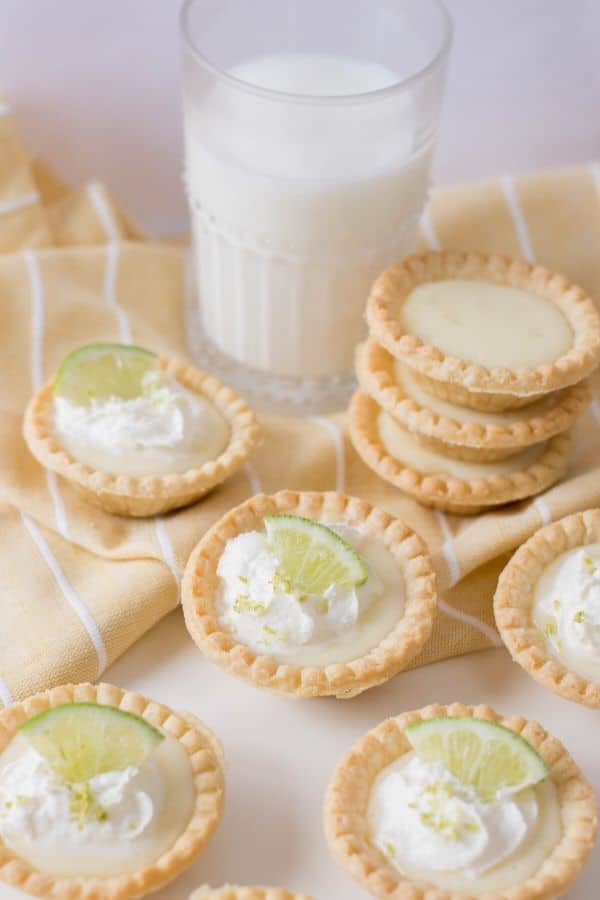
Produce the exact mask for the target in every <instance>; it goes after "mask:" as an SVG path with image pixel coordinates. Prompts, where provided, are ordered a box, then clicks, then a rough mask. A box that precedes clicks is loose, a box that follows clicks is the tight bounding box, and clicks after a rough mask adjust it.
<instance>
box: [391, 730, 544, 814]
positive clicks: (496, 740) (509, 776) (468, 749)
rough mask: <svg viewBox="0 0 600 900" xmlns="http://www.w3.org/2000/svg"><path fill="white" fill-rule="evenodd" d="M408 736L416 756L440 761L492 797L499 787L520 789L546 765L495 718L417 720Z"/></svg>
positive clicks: (534, 781)
mask: <svg viewBox="0 0 600 900" xmlns="http://www.w3.org/2000/svg"><path fill="white" fill-rule="evenodd" d="M406 737H407V738H408V740H409V742H410V744H411V746H412V747H413V748H414V750H415V752H416V753H417V756H419V757H420V759H422V760H424V761H425V762H439V763H442V764H443V765H444V767H445V768H446V769H447V770H448V772H450V773H451V774H452V775H454V777H455V778H457V779H458V780H459V781H460V782H461V783H462V784H465V785H469V786H470V787H473V788H475V790H476V791H477V793H478V794H479V796H480V797H481V798H482V799H483V800H492V799H493V798H494V797H495V796H496V794H497V792H498V791H499V790H501V789H502V788H508V789H510V790H511V791H517V790H522V789H523V788H525V787H529V786H531V785H534V784H537V782H538V781H541V780H542V779H543V778H545V777H546V776H547V775H548V773H549V769H548V766H547V765H546V763H545V762H544V760H543V759H542V757H541V756H540V755H539V753H537V752H536V751H535V750H534V749H533V747H532V746H531V744H529V743H528V742H527V741H526V740H525V738H522V737H521V736H520V735H519V734H517V733H516V732H515V731H511V729H510V728H506V727H504V726H503V725H497V724H496V723H495V722H487V721H484V720H482V719H474V718H471V717H469V716H457V717H452V716H450V717H448V718H439V719H427V720H425V721H423V722H415V723H414V725H409V726H408V728H407V729H406Z"/></svg>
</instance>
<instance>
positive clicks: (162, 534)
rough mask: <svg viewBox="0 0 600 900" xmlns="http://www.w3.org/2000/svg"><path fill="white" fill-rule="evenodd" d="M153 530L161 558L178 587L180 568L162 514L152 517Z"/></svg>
mask: <svg viewBox="0 0 600 900" xmlns="http://www.w3.org/2000/svg"><path fill="white" fill-rule="evenodd" d="M154 530H155V532H156V538H157V540H158V544H159V546H160V551H161V553H162V555H163V559H164V561H165V562H166V564H167V565H168V567H169V569H170V570H171V573H172V575H173V578H174V579H175V583H176V584H177V588H178V589H179V585H180V584H181V569H180V568H179V566H178V565H177V558H176V556H175V549H174V547H173V544H172V541H171V538H170V537H169V532H168V531H167V526H166V524H165V520H164V519H163V517H162V516H156V518H155V519H154Z"/></svg>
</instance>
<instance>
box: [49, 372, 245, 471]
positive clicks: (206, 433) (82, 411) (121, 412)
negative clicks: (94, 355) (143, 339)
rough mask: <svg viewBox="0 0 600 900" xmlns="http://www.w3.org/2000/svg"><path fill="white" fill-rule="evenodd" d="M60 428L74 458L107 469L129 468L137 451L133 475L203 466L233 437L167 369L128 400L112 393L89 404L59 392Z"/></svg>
mask: <svg viewBox="0 0 600 900" xmlns="http://www.w3.org/2000/svg"><path fill="white" fill-rule="evenodd" d="M54 431H55V433H56V435H57V437H58V439H59V441H60V442H61V444H62V445H63V446H66V447H67V449H69V450H70V451H71V452H72V453H73V455H74V456H76V457H77V458H82V457H83V458H84V459H83V461H89V462H90V463H91V464H92V465H94V466H95V467H96V468H99V469H101V470H105V469H108V470H109V471H115V472H127V471H129V467H128V465H127V455H128V454H129V455H130V456H132V455H133V454H135V457H134V465H133V469H132V470H131V474H154V473H155V474H160V473H161V472H163V471H168V470H171V471H178V470H180V469H181V468H182V467H183V468H188V467H189V468H191V467H192V465H193V464H196V465H200V464H202V463H203V462H205V461H206V460H207V459H214V458H215V457H216V456H218V455H219V453H221V451H222V450H223V449H224V447H225V446H226V444H227V441H228V437H229V426H228V425H227V423H226V421H225V419H224V418H223V416H221V414H220V413H219V412H218V410H216V409H215V408H214V406H213V405H212V404H211V403H209V402H208V401H207V400H205V399H204V398H203V397H202V396H201V395H199V394H196V393H194V392H192V391H189V390H187V388H185V387H184V386H183V385H181V384H179V382H178V381H176V379H174V378H172V377H171V376H169V375H167V374H166V373H162V372H161V373H158V372H152V373H148V375H146V376H145V379H144V391H143V393H142V394H141V395H140V396H139V397H134V398H131V399H128V400H123V399H120V398H118V397H109V398H108V399H104V400H92V401H91V403H90V404H89V405H87V406H84V405H78V404H75V403H71V402H70V401H69V400H67V399H66V398H65V397H61V396H56V397H55V398H54ZM103 457H104V458H103ZM107 459H108V462H107ZM145 461H146V463H148V464H149V466H150V471H146V470H145Z"/></svg>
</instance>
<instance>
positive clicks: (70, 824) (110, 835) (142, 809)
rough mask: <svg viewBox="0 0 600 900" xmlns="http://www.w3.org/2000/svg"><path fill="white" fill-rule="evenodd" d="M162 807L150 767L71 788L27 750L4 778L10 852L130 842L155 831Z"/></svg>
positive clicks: (2, 816) (3, 822)
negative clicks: (25, 848)
mask: <svg viewBox="0 0 600 900" xmlns="http://www.w3.org/2000/svg"><path fill="white" fill-rule="evenodd" d="M162 803H163V785H162V780H161V778H160V773H159V772H158V769H157V767H156V766H155V765H153V763H152V762H151V761H147V762H146V763H145V764H144V765H143V766H142V768H137V767H135V766H129V767H128V768H126V769H123V770H122V771H115V772H104V773H103V774H101V775H96V776H95V777H94V778H91V779H90V780H89V781H88V782H85V783H82V784H75V785H72V784H67V783H66V782H64V781H62V780H61V779H59V778H58V777H57V776H56V775H55V773H54V772H53V771H52V769H51V768H50V766H49V765H48V763H47V762H46V760H45V759H44V757H43V756H41V755H40V754H39V753H38V752H37V750H35V749H34V748H33V747H27V748H26V749H25V750H24V752H23V753H21V755H19V756H18V757H17V758H16V759H15V760H14V761H13V762H11V763H9V764H8V765H7V766H6V767H5V768H4V769H3V770H2V771H1V772H0V834H1V835H2V838H3V840H4V841H5V842H6V843H7V844H8V846H19V844H20V842H22V841H23V840H26V841H27V842H29V843H32V844H38V845H42V846H43V845H46V846H53V845H59V846H61V845H62V846H63V847H69V846H70V847H72V848H73V847H76V846H80V847H81V846H83V845H88V846H96V845H98V844H107V843H108V844H114V843H116V842H120V841H123V840H127V841H132V840H135V839H136V838H138V837H140V836H141V835H144V834H145V833H146V832H147V831H148V830H149V829H151V828H152V824H153V821H154V818H155V813H156V811H157V810H160V807H161V805H162Z"/></svg>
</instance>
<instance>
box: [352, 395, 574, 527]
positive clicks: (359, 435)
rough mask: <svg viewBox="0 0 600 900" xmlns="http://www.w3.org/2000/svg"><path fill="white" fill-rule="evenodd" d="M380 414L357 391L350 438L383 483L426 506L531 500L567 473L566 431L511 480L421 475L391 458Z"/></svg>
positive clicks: (458, 509)
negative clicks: (382, 434)
mask: <svg viewBox="0 0 600 900" xmlns="http://www.w3.org/2000/svg"><path fill="white" fill-rule="evenodd" d="M380 411H381V409H380V407H379V406H378V404H377V403H376V402H375V400H373V399H372V398H371V397H368V396H367V395H366V394H364V393H362V392H361V391H357V392H356V393H355V395H354V397H353V399H352V402H351V404H350V437H351V439H352V443H353V444H354V448H355V449H356V451H357V453H358V454H359V456H360V457H361V458H362V460H363V462H365V463H366V465H367V466H369V468H371V469H373V471H374V472H376V473H377V474H378V475H379V476H380V477H381V478H383V479H384V480H385V481H389V482H390V483H391V484H394V485H395V486H396V487H398V488H400V490H402V491H404V492H405V493H406V494H409V495H410V496H411V497H414V498H415V499H416V500H418V501H419V502H420V503H423V504H424V505H425V506H432V507H435V508H436V509H443V510H445V511H447V512H452V513H458V514H463V515H465V514H469V515H472V514H474V513H478V512H481V511H482V510H485V509H488V508H490V507H494V506H500V505H502V504H504V503H511V502H513V501H515V500H522V499H524V498H525V497H531V496H533V495H534V494H538V493H540V492H541V491H544V490H546V488H548V487H550V486H551V485H552V484H554V483H555V482H556V481H558V480H559V478H561V477H562V475H563V474H564V473H565V471H566V468H567V465H568V459H569V451H570V448H571V444H572V440H571V436H570V434H569V433H568V432H566V433H564V434H559V435H557V436H556V437H554V438H552V439H551V440H550V441H548V444H547V446H546V448H545V450H544V453H543V455H542V456H541V457H540V458H539V459H538V460H537V461H536V462H535V463H534V464H533V465H532V466H530V467H529V468H528V469H525V470H524V471H522V472H515V473H513V474H510V475H498V474H496V475H490V476H488V477H487V478H474V479H463V478H457V477H456V476H454V475H446V474H444V473H443V472H440V473H435V474H432V475H431V474H424V473H423V472H420V471H418V470H417V469H414V468H412V467H411V466H408V465H406V464H404V463H403V462H402V461H401V460H399V459H397V458H396V457H394V456H391V455H390V453H388V451H387V449H386V448H385V446H384V444H383V442H382V440H381V438H380V435H379V425H378V417H379V413H380Z"/></svg>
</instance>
